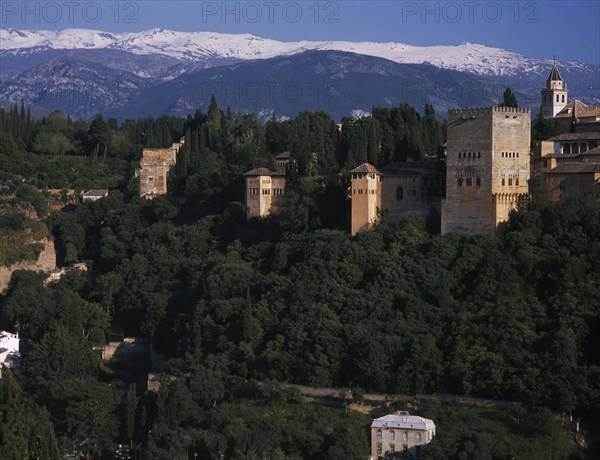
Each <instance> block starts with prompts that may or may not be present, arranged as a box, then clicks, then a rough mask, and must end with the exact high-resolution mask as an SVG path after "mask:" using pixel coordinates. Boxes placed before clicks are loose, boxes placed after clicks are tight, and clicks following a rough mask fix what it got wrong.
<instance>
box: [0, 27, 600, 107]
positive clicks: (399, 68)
mask: <svg viewBox="0 0 600 460" xmlns="http://www.w3.org/2000/svg"><path fill="white" fill-rule="evenodd" d="M340 52H341V53H340ZM349 53H353V54H349ZM284 57H285V58H284ZM0 62H1V64H2V65H1V66H0V83H1V87H0V101H2V102H4V103H15V102H19V101H20V100H21V99H23V100H24V101H25V102H26V103H27V104H32V105H36V106H41V107H46V108H48V109H54V108H59V109H61V110H63V111H65V112H66V113H69V114H71V115H74V116H79V117H85V118H88V117H91V116H93V115H94V114H95V113H97V112H99V111H102V112H105V113H107V114H113V115H116V116H118V117H120V118H121V117H125V116H128V117H136V116H143V115H146V114H153V115H159V114H161V113H172V114H177V115H183V114H185V113H187V112H189V111H193V110H195V108H198V107H200V108H202V107H205V106H206V105H207V103H205V99H206V92H207V91H209V90H210V89H211V88H212V89H214V92H215V95H216V96H217V98H219V99H222V100H220V102H221V103H222V104H223V105H230V106H231V107H232V108H235V109H239V110H247V111H258V112H260V113H261V114H263V115H268V114H275V115H278V116H288V117H289V116H295V115H296V114H297V113H298V112H299V111H301V110H305V109H310V110H326V111H328V112H330V113H331V114H332V115H333V116H335V117H337V118H340V117H341V116H344V115H350V114H351V113H353V112H354V113H355V114H356V113H362V112H365V111H369V110H370V109H371V107H372V106H373V105H397V104H398V103H400V102H409V103H411V104H413V105H416V106H417V108H419V109H422V105H424V104H425V103H426V102H429V103H432V104H433V105H434V107H436V110H438V111H440V112H444V111H445V110H446V109H447V108H448V107H452V106H482V105H490V104H494V103H497V101H498V100H499V98H500V97H501V94H502V90H503V88H504V87H506V86H510V87H511V88H513V90H515V92H516V93H517V94H518V96H519V100H520V102H521V105H524V106H528V107H531V108H532V109H533V111H534V112H537V108H538V106H539V89H540V87H541V85H542V84H543V82H544V81H545V79H546V77H547V74H548V72H549V69H550V66H551V64H552V61H551V60H548V59H539V58H528V57H525V56H522V55H520V54H517V53H513V52H510V51H506V50H502V49H498V48H491V47H487V46H484V45H477V44H471V43H462V44H460V45H456V46H431V47H417V46H410V45H405V44H401V43H374V42H360V43H359V42H357V43H353V42H334V41H330V42H323V41H321V42H316V41H300V42H280V41H276V40H270V39H264V38H260V37H256V36H253V35H249V34H239V35H232V34H219V33H210V32H175V31H170V30H164V29H152V30H148V31H143V32H139V33H106V32H102V31H95V30H86V29H66V30H62V31H32V30H15V29H0ZM303 66H304V67H303ZM292 69H293V70H292ZM559 69H560V71H561V74H562V76H563V78H564V79H565V80H566V82H567V85H568V87H569V90H570V94H569V97H570V98H578V99H580V100H582V101H584V102H586V103H600V76H599V75H600V72H599V70H598V67H597V66H594V65H591V64H586V63H581V62H574V61H569V62H561V63H559ZM290 71H292V73H290ZM217 83H218V84H217ZM215 85H216V86H215ZM261 85H262V86H263V88H265V89H261V90H260V91H258V89H257V88H260V87H261ZM265 85H266V87H265ZM277 88H279V90H280V91H279V92H280V93H281V94H280V95H277V91H276V89H277ZM284 88H287V89H286V90H285V91H283V89H284ZM311 88H312V90H311ZM292 90H294V91H295V93H294V94H292V93H290V91H292ZM265 91H266V93H265V94H262V93H263V92H265ZM299 91H300V93H301V94H298V92H299ZM259 92H260V93H261V94H259ZM311 92H312V93H313V94H311ZM219 93H221V96H220V95H219ZM314 93H319V94H318V95H315V94H314ZM321 93H323V94H321ZM225 96H227V97H225ZM226 99H227V100H226Z"/></svg>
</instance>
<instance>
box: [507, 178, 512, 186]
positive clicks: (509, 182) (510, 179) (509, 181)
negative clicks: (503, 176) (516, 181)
mask: <svg viewBox="0 0 600 460" xmlns="http://www.w3.org/2000/svg"><path fill="white" fill-rule="evenodd" d="M508 185H509V186H511V185H512V177H509V178H508Z"/></svg>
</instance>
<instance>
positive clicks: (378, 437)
mask: <svg viewBox="0 0 600 460" xmlns="http://www.w3.org/2000/svg"><path fill="white" fill-rule="evenodd" d="M377 439H381V430H377Z"/></svg>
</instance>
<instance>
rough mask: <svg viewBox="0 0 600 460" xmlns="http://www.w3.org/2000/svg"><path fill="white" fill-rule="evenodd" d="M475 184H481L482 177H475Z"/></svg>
mask: <svg viewBox="0 0 600 460" xmlns="http://www.w3.org/2000/svg"><path fill="white" fill-rule="evenodd" d="M475 185H477V187H480V186H481V177H478V178H477V179H475Z"/></svg>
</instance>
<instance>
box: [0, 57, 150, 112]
mask: <svg viewBox="0 0 600 460" xmlns="http://www.w3.org/2000/svg"><path fill="white" fill-rule="evenodd" d="M146 85H147V83H146V82H145V80H144V79H142V78H140V77H138V76H136V75H134V74H132V73H130V72H125V71H118V70H114V69H111V68H109V67H106V66H103V65H101V64H97V63H94V62H90V61H86V60H83V59H79V58H74V57H62V58H58V59H50V60H48V61H46V62H43V63H42V64H40V65H38V66H35V67H33V68H31V69H28V70H26V71H25V72H23V73H21V74H20V75H19V78H18V79H17V80H15V81H7V82H3V84H2V90H1V91H0V99H2V100H3V101H9V102H11V103H17V102H19V101H21V100H23V101H24V102H25V103H26V104H27V105H36V106H40V107H45V108H48V109H51V110H54V109H59V110H61V111H62V112H64V113H66V114H69V115H74V116H77V117H83V118H90V117H93V116H94V115H95V114H97V113H98V112H102V111H104V110H106V109H107V108H114V107H116V106H119V105H121V104H126V103H128V102H131V101H132V100H137V97H138V95H139V93H140V91H141V90H142V89H143V88H144V87H145V86H146Z"/></svg>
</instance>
